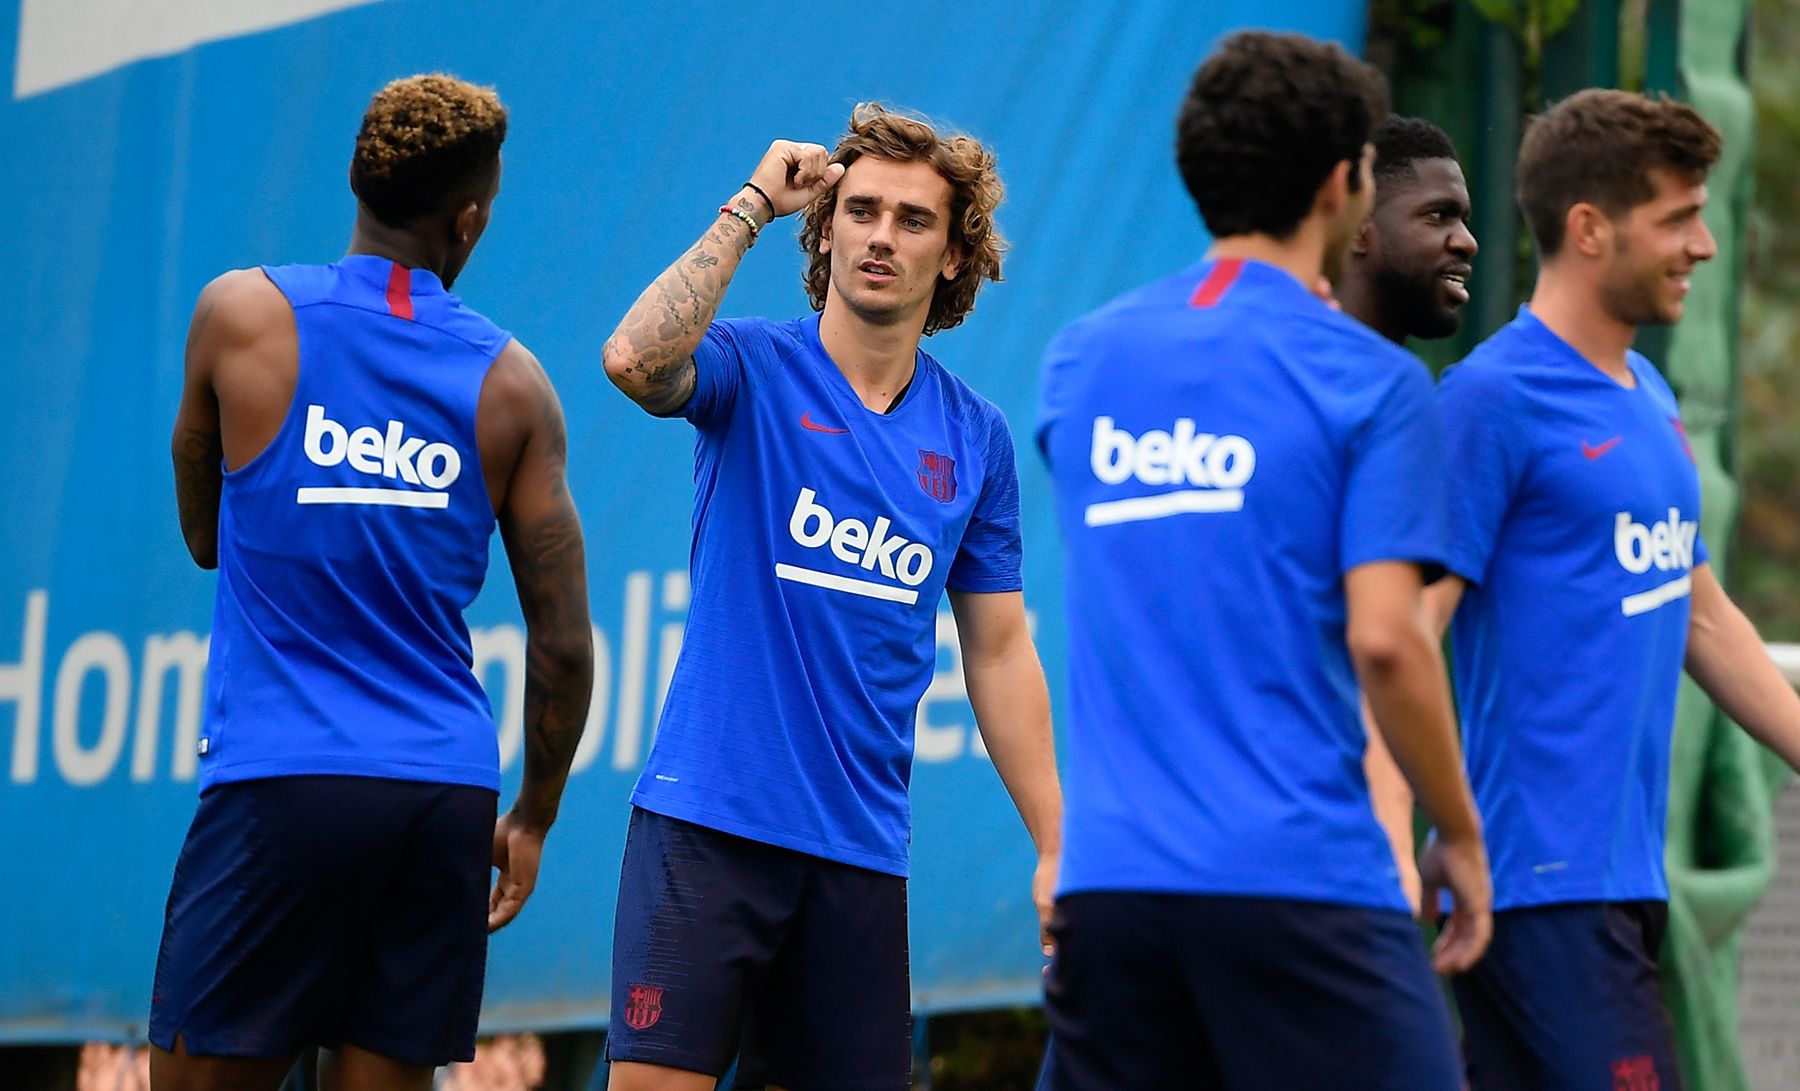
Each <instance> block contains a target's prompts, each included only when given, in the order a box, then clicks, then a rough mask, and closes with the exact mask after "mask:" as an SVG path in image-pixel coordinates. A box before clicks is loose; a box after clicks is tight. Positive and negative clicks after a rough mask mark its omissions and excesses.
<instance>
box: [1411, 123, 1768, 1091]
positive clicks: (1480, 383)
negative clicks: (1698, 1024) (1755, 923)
mask: <svg viewBox="0 0 1800 1091" xmlns="http://www.w3.org/2000/svg"><path fill="white" fill-rule="evenodd" d="M1719 151H1720V138H1719V134H1718V132H1717V131H1716V130H1715V129H1714V128H1713V127H1712V126H1711V125H1709V124H1708V123H1707V122H1706V120H1705V119H1704V118H1702V117H1701V116H1700V115H1699V114H1698V113H1697V112H1695V111H1694V109H1693V108H1692V107H1689V106H1687V105H1685V104H1682V103H1679V102H1674V101H1671V100H1669V99H1651V98H1647V97H1645V96H1642V95H1637V94H1631V93H1627V92H1623V91H1610V90H1590V91H1583V92H1581V93H1579V94H1576V95H1574V96H1572V97H1570V98H1568V99H1565V100H1564V101H1562V102H1560V103H1558V104H1557V105H1556V106H1555V107H1553V108H1552V109H1550V110H1549V111H1548V112H1547V113H1545V114H1544V115H1543V116H1542V117H1540V118H1538V119H1537V120H1536V121H1534V122H1533V123H1532V125H1531V127H1530V129H1529V130H1528V131H1527V132H1526V135H1525V140H1524V143H1523V145H1522V146H1521V148H1520V150H1519V163H1518V201H1519V208H1520V210H1521V212H1522V213H1523V214H1524V218H1525V222H1526V224H1527V225H1528V226H1529V228H1530V229H1531V235H1532V238H1533V240H1534V241H1535V243H1536V245H1537V252H1538V260H1539V272H1538V280H1537V285H1536V287H1535V289H1534V290H1533V292H1532V296H1531V300H1530V302H1529V303H1528V304H1527V305H1526V306H1524V307H1521V308H1520V310H1519V314H1518V317H1517V318H1515V319H1514V320H1513V321H1512V322H1511V323H1510V324H1508V325H1507V326H1505V327H1504V328H1502V329H1501V330H1500V331H1499V332H1497V333H1495V334H1494V335H1493V336H1492V337H1490V338H1489V339H1488V340H1487V341H1485V342H1483V343H1482V344H1481V346H1480V347H1478V348H1477V349H1476V350H1475V351H1474V352H1473V353H1472V354H1470V356H1469V358H1468V359H1467V360H1465V361H1463V362H1462V363H1460V364H1458V365H1456V366H1455V367H1453V368H1451V369H1450V370H1449V371H1448V372H1447V373H1446V374H1445V377H1444V380H1443V382H1442V384H1441V385H1440V387H1439V396H1438V402H1439V405H1440V406H1441V407H1442V411H1443V416H1444V427H1445V430H1446V433H1447V435H1448V439H1449V450H1450V481H1451V509H1452V514H1453V518H1452V520H1451V542H1450V550H1449V554H1450V557H1449V568H1450V573H1451V574H1450V575H1448V576H1446V577H1445V578H1444V579H1443V580H1442V581H1440V582H1439V583H1438V584H1437V585H1435V586H1434V587H1432V588H1431V589H1429V590H1428V591H1427V592H1426V607H1427V610H1428V611H1429V612H1430V614H1431V615H1432V617H1433V619H1434V620H1435V621H1436V622H1437V624H1438V627H1439V630H1440V631H1442V628H1443V626H1444V625H1446V624H1448V623H1449V622H1450V620H1451V618H1452V616H1454V619H1455V621H1454V627H1453V632H1452V637H1453V642H1454V648H1455V653H1456V654H1455V676H1456V689H1457V696H1458V698H1459V705H1460V707H1461V711H1462V719H1463V732H1464V738H1465V741H1466V745H1467V749H1468V763H1469V776H1470V780H1471V781H1472V782H1473V784H1474V789H1475V795H1476V800H1477V802H1478V803H1479V804H1480V807H1481V812H1482V815H1483V817H1484V819H1485V820H1486V823H1487V830H1488V842H1489V847H1490V851H1491V852H1492V856H1493V871H1494V894H1495V907H1496V912H1495V913H1494V940H1493V945H1492V946H1491V947H1490V949H1489V951H1488V954H1487V957H1486V958H1485V959H1483V960H1482V961H1481V963H1480V964H1479V965H1477V966H1476V967H1475V969H1474V970H1473V971H1472V972H1471V973H1468V974H1465V975H1463V976H1462V977H1459V978H1458V979H1457V980H1456V982H1455V987H1456V995H1457V1001H1458V1007H1459V1009H1460V1012H1461V1014H1462V1020H1463V1026H1464V1047H1465V1052H1466V1054H1467V1056H1468V1062H1469V1078H1470V1083H1471V1084H1472V1086H1473V1087H1474V1088H1475V1089H1476V1091H1493V1089H1498V1088H1506V1089H1512V1088H1518V1089H1524V1088H1537V1089H1545V1088H1548V1089H1552V1091H1557V1089H1568V1091H1585V1089H1588V1088H1611V1087H1627V1086H1629V1087H1657V1086H1660V1087H1661V1088H1662V1089H1663V1091H1672V1089H1674V1088H1676V1087H1677V1086H1679V1079H1680V1077H1679V1074H1678V1073H1677V1070H1676V1067H1675V1058H1674V1055H1673V1044H1672V1041H1671V1033H1670V1026H1669V1020H1668V1016H1667V1014H1666V1013H1665V1011H1664V1009H1663V1003H1662V996H1661V991H1660V989H1659V987H1658V983H1657V959H1658V955H1659V952H1660V948H1661V945H1662V937H1663V932H1664V928H1665V925H1666V923H1667V919H1668V904H1667V903H1668V896H1669V891H1668V882H1667V880H1666V878H1665V876H1664V873H1663V838H1664V826H1665V824H1666V821H1667V806H1668V788H1669V760H1670V751H1669V748H1670V736H1671V732H1672V728H1673V723H1674V716H1675V698H1676V690H1677V686H1678V683H1679V682H1680V678H1681V670H1682V667H1683V665H1684V664H1685V665H1686V668H1687V670H1688V673H1689V674H1691V675H1692V676H1693V678H1694V680H1695V681H1696V682H1698V683H1699V684H1700V686H1701V688H1702V689H1704V690H1705V691H1706V693H1707V694H1708V695H1709V696H1710V697H1711V698H1712V699H1713V700H1714V701H1715V702H1717V704H1718V705H1719V707H1720V708H1721V709H1722V710H1723V711H1724V712H1725V713H1726V715H1728V716H1730V717H1731V719H1733V720H1734V721H1736V722H1737V723H1739V724H1741V725H1743V727H1744V728H1745V729H1746V730H1747V731H1749V732H1750V733H1751V734H1752V735H1753V736H1755V737H1756V738H1757V739H1758V740H1759V741H1761V742H1763V743H1764V744H1765V745H1767V746H1769V747H1770V748H1771V749H1773V750H1774V751H1775V752H1776V753H1777V754H1778V755H1780V756H1781V758H1782V759H1783V760H1785V761H1786V762H1787V763H1788V764H1789V765H1793V766H1796V767H1800V698H1797V697H1796V696H1795V693H1794V690H1793V689H1792V688H1791V687H1790V686H1789V685H1788V684H1787V683H1786V682H1785V681H1784V680H1783V679H1782V677H1781V674H1780V672H1779V671H1778V670H1777V669H1776V667H1775V665H1774V664H1773V663H1772V662H1770V660H1769V657H1768V655H1767V653H1766V652H1765V651H1764V649H1763V646H1762V642H1761V640H1760V639H1759V638H1758V637H1757V635H1756V631H1755V629H1754V628H1753V627H1752V626H1751V625H1750V623H1749V621H1747V620H1746V619H1745V618H1744V615H1743V614H1742V613H1741V612H1740V611H1739V610H1738V608H1737V607H1736V606H1735V605H1734V604H1733V603H1732V602H1731V600H1730V599H1729V598H1728V597H1727V596H1726V594H1725V592H1724V590H1723V589H1722V588H1721V587H1720V585H1719V581H1718V579H1717V578H1716V577H1715V576H1714V575H1713V572H1712V569H1711V567H1710V566H1709V565H1708V564H1707V549H1706V543H1705V541H1704V540H1703V539H1702V538H1701V537H1700V535H1699V526H1700V483H1699V479H1698V475H1697V473H1696V471H1695V466H1694V457H1693V452H1692V450H1691V448H1690V447H1689V445H1688V440H1687V435H1686V433H1685V432H1684V431H1683V429H1682V425H1681V417H1680V412H1679V410H1678V408H1677V406H1676V402H1675V397H1674V395H1673V394H1672V393H1671V392H1670V390H1669V387H1668V384H1667V383H1665V382H1664V381H1663V378H1662V376H1661V375H1660V374H1658V373H1657V370H1656V368H1655V367H1654V366H1652V365H1651V363H1650V362H1649V361H1648V360H1646V359H1645V358H1644V357H1642V356H1640V355H1638V354H1637V353H1635V352H1633V351H1631V343H1632V340H1633V338H1635V337H1636V335H1637V332H1638V330H1639V329H1640V328H1641V327H1644V326H1658V325H1668V324H1670V323H1673V322H1674V321H1676V320H1677V319H1679V318H1680V317H1681V313H1682V309H1683V305H1684V301H1685V299H1686V296H1687V292H1688V278H1689V276H1690V275H1691V274H1692V273H1693V270H1694V268H1695V266H1697V265H1698V264H1699V263H1701V262H1703V261H1707V260H1710V259H1711V258H1712V257H1713V255H1714V254H1715V252H1716V248H1715V246H1714V243H1713V238H1712V235H1711V233H1710V232H1708V230H1707V228H1706V224H1705V222H1704V221H1703V220H1702V218H1701V211H1702V209H1703V208H1704V206H1705V203H1706V173H1707V170H1708V169H1709V168H1710V167H1711V166H1712V164H1713V163H1714V162H1715V161H1716V160H1717V158H1718V156H1719Z"/></svg>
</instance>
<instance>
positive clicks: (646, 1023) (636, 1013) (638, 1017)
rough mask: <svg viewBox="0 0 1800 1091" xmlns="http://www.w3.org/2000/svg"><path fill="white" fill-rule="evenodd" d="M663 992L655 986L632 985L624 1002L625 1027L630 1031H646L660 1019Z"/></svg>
mask: <svg viewBox="0 0 1800 1091" xmlns="http://www.w3.org/2000/svg"><path fill="white" fill-rule="evenodd" d="M662 997H663V991H662V990H661V989H660V988H658V987H656V986H655V985H633V986H631V995H630V997H629V998H628V999H627V1000H626V1001H625V1025H626V1026H628V1027H630V1028H631V1029H632V1030H646V1029H648V1028H650V1027H653V1026H655V1025H656V1021H657V1020H658V1019H660V1018H662Z"/></svg>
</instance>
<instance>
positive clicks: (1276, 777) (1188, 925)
mask: <svg viewBox="0 0 1800 1091" xmlns="http://www.w3.org/2000/svg"><path fill="white" fill-rule="evenodd" d="M1385 105H1386V89H1385V86H1384V85H1383V83H1382V80H1381V77H1380V75H1379V74H1378V73H1376V72H1375V71H1374V69H1372V68H1370V67H1368V66H1367V65H1364V64H1362V63H1360V62H1358V61H1356V60H1354V59H1352V58H1351V57H1349V56H1347V55H1346V54H1345V53H1344V52H1343V51H1342V50H1341V49H1339V48H1338V47H1336V46H1333V45H1325V44H1322V43H1319V42H1314V41H1311V40H1309V39H1306V38H1302V37H1299V36H1296V35H1283V34H1268V33H1260V32H1253V33H1244V34H1238V35H1234V36H1232V37H1231V38H1229V39H1227V40H1226V41H1225V42H1224V43H1223V45H1221V46H1220V48H1219V50H1218V52H1216V53H1215V54H1214V55H1213V56H1212V57H1211V58H1209V59H1208V60H1207V61H1206V62H1205V64H1203V65H1202V66H1201V67H1200V69H1199V71H1198V72H1197V73H1196V75H1195V77H1194V80H1193V83H1192V87H1191V89H1190V91H1189V94H1188V98H1187V101H1186V102H1185V104H1184V105H1183V107H1182V110H1181V114H1180V120H1179V125H1178V138H1177V156H1178V161H1179V165H1180V167H1181V170H1182V175H1183V178H1184V180H1185V181H1186V183H1187V186H1188V189H1189V192H1190V193H1191V194H1192V195H1193V197H1194V199H1195V202H1196V204H1197V205H1198V206H1199V209H1200V213H1201V215H1202V217H1203V218H1204V219H1205V221H1206V225H1207V227H1208V229H1209V230H1210V232H1211V233H1212V235H1213V236H1214V239H1215V242H1214V244H1213V247H1212V250H1211V252H1210V253H1209V254H1208V256H1207V258H1206V260H1204V261H1202V262H1201V263H1200V264H1198V265H1196V266H1194V267H1192V268H1190V269H1187V270H1184V271H1183V272H1181V273H1178V274H1176V275H1174V276H1172V277H1169V278H1166V279H1164V280H1161V281H1157V282H1155V283H1152V284H1150V285H1148V286H1146V287H1143V288H1140V289H1138V290H1136V291H1133V292H1129V293H1127V294H1126V295H1124V296H1121V297H1120V298H1118V299H1116V300H1114V301H1113V302H1112V303H1110V304H1108V305H1107V306H1105V307H1103V308H1101V309H1100V310H1099V311H1096V312H1094V313H1093V314H1091V315H1089V316H1087V317H1085V318H1083V319H1081V320H1080V321H1078V322H1076V323H1074V324H1073V325H1071V326H1070V327H1068V328H1067V329H1065V330H1064V331H1062V333H1060V334H1059V335H1058V336H1057V337H1056V339H1055V340H1054V341H1053V342H1052V343H1051V346H1050V348H1049V350H1048V351H1047V353H1046V355H1045V362H1044V374H1043V380H1042V381H1043V399H1042V400H1043V406H1042V413H1041V417H1040V420H1039V425H1038V441H1039V444H1040V446H1041V447H1042V449H1043V452H1044V455H1045V458H1046V460H1047V461H1048V463H1049V467H1050V474H1051V478H1052V480H1053V481H1054V484H1055V491H1056V511H1057V520H1058V524H1059V526H1060V527H1061V529H1062V534H1063V540H1064V544H1065V570H1064V596H1065V598H1064V602H1065V606H1066V608H1067V610H1068V617H1069V641H1070V644H1069V715H1068V732H1069V750H1068V761H1067V765H1066V771H1067V778H1068V783H1067V793H1068V794H1067V812H1066V818H1065V822H1064V833H1063V869H1062V880H1061V883H1060V885H1059V887H1058V896H1057V903H1056V916H1055V919H1054V923H1053V926H1052V932H1053V935H1054V937H1055V940H1056V955H1055V958H1054V959H1053V961H1052V963H1051V966H1050V971H1049V975H1048V977H1047V980H1046V984H1045V996H1046V1004H1047V1012H1048V1015H1049V1020H1050V1027H1051V1031H1052V1033H1053V1041H1052V1046H1051V1057H1050V1060H1049V1063H1048V1065H1047V1073H1046V1078H1045V1081H1044V1082H1045V1083H1046V1084H1047V1085H1048V1086H1049V1087H1051V1088H1052V1089H1064V1088H1068V1089H1075V1088H1080V1089H1083V1091H1091V1089H1108V1088H1118V1089H1121V1091H1122V1089H1126V1088H1148V1087H1219V1088H1273V1087H1282V1088H1289V1087H1294V1088H1300V1087H1343V1088H1393V1089H1396V1091H1398V1089H1402V1088H1404V1089H1407V1091H1418V1089H1443V1091H1452V1089H1454V1088H1456V1087H1458V1086H1459V1083H1460V1079H1459V1074H1458V1065H1457V1063H1456V1057H1455V1043H1454V1040H1453V1038H1452V1031H1451V1028H1450V1022H1449V1017H1448V1012H1447V1010H1446V1008H1445V1006H1444V1002H1443V998H1442V996H1441V995H1440V993H1439V990H1438V987H1437V983H1436V982H1435V980H1434V979H1433V976H1432V972H1431V966H1430V965H1429V964H1428V962H1427V958H1426V953H1425V951H1424V948H1423V946H1422V945H1421V943H1420V942H1419V938H1418V933H1417V929H1416V928H1415V926H1414V924H1413V921H1412V918H1411V915H1410V914H1409V913H1408V912H1407V904H1406V901H1405V899H1404V897H1403V896H1402V894H1401V889H1400V885H1399V882H1398V880H1397V877H1396V874H1395V867H1394V859H1393V855H1392V853H1391V851H1390V849H1389V846H1388V843H1387V839H1386V837H1385V836H1384V834H1383V833H1382V830H1381V828H1380V826H1379V825H1378V824H1377V822H1376V820H1375V816H1374V814H1373V812H1372V810H1371V806H1370V798H1369V792H1368V788H1367V785H1366V783H1365V782H1364V779H1363V774H1362V756H1363V751H1364V748H1365V741H1366V739H1365V734H1364V731H1363V728H1362V723H1361V719H1360V716H1359V711H1358V684H1359V682H1360V684H1361V687H1362V688H1363V689H1364V690H1365V691H1366V692H1367V694H1368V699H1369V702H1370V704H1371V705H1372V707H1373V709H1374V713H1375V716H1376V719H1377V721H1378V722H1379V723H1380V725H1381V728H1382V731H1383V733H1384V734H1385V735H1386V736H1387V741H1388V743H1389V745H1390V746H1391V747H1392V749H1393V751H1394V753H1395V754H1396V755H1398V756H1399V757H1400V759H1401V764H1402V767H1403V768H1405V769H1406V770H1408V772H1409V775H1410V778H1411V780H1412V782H1413V783H1414V785H1415V787H1416V788H1417V789H1418V790H1419V791H1420V794H1421V797H1422V798H1423V800H1424V803H1425V806H1426V809H1427V810H1429V811H1430V812H1432V813H1433V814H1435V815H1437V816H1438V817H1439V818H1440V819H1441V820H1442V821H1443V822H1444V823H1445V838H1444V841H1443V842H1442V843H1440V844H1439V845H1438V846H1437V847H1436V848H1435V849H1434V850H1432V852H1431V853H1430V854H1429V856H1428V862H1427V878H1428V880H1430V881H1432V882H1437V883H1443V882H1448V883H1449V884H1450V885H1451V886H1452V887H1453V889H1454V890H1455V892H1456V894H1457V896H1458V907H1457V913H1456V916H1455V917H1454V919H1453V920H1452V923H1451V925H1450V927H1449V928H1448V929H1447V931H1446V933H1445V936H1444V937H1443V942H1442V943H1441V944H1440V947H1439V949H1438V951H1437V962H1438V966H1439V968H1440V969H1444V970H1460V969H1463V968H1465V967H1466V966H1467V965H1468V964H1469V963H1471V962H1472V961H1473V960H1474V959H1475V958H1477V957H1478V956H1479V955H1480V953H1481V949H1482V947H1483V946H1484V944H1485V942H1486V935H1485V933H1486V928H1487V898H1488V893H1487V881H1488V880H1487V865H1486V860H1485V857H1484V855H1483V851H1482V843H1481V830H1480V822H1479V819H1478V818H1477V817H1476V814H1475V810H1474V807H1473V805H1472V802H1471V800H1470V795H1469V789H1468V785H1467V783H1466V782H1465V781H1464V779H1463V775H1462V770H1461V766H1460V760H1459V753H1458V749H1457V744H1456V737H1455V732H1454V728H1453V722H1452V718H1451V711H1450V701H1449V692H1448V686H1447V684H1446V682H1445V679H1444V676H1443V664H1442V660H1441V658H1440V657H1439V655H1438V652H1437V647H1436V644H1435V642H1434V641H1433V640H1432V639H1431V638H1430V636H1429V635H1428V634H1427V633H1426V631H1425V629H1424V627H1423V626H1422V624H1421V623H1420V621H1419V616H1418V603H1419V595H1420V587H1421V583H1422V580H1423V578H1424V575H1425V573H1426V572H1427V571H1429V570H1430V569H1432V568H1433V567H1435V566H1436V565H1437V564H1438V563H1440V562H1441V561H1442V560H1443V556H1444V554H1443V538H1444V529H1443V517H1444V511H1443V502H1442V501H1443V481H1442V443H1441V438H1440V435H1439V432H1438V429H1437V427H1436V417H1435V414H1434V413H1433V411H1432V405H1431V382H1430V378H1429V376H1428V375H1427V373H1426V372H1425V370H1424V368H1423V367H1422V366H1421V365H1420V364H1419V362H1418V361H1417V360H1414V359H1413V358H1412V357H1411V356H1409V355H1408V354H1407V353H1406V352H1404V351H1403V350H1401V349H1399V348H1397V347H1396V346H1394V345H1392V344H1390V343H1388V342H1387V341H1385V340H1383V339H1382V338H1381V337H1379V336H1378V335H1376V334H1375V333H1373V332H1371V331H1370V330H1368V329H1367V328H1365V327H1364V326H1362V325H1361V324H1360V323H1358V322H1356V321H1355V320H1354V319H1351V318H1349V317H1347V316H1345V315H1342V314H1340V313H1338V312H1336V311H1334V310H1332V309H1330V308H1329V307H1327V306H1326V305H1325V304H1324V303H1323V302H1321V301H1320V300H1319V299H1318V298H1317V297H1316V296H1315V295H1314V294H1313V289H1314V286H1315V285H1316V284H1317V283H1318V282H1319V280H1320V279H1321V276H1322V275H1326V276H1330V277H1331V278H1332V279H1336V277H1337V275H1338V274H1339V273H1341V270H1342V267H1343V263H1344V260H1345V252H1346V250H1347V248H1348V245H1349V242H1350V240H1351V237H1352V235H1353V234H1354V232H1355V231H1356V229H1357V227H1358V225H1359V224H1360V223H1361V222H1362V220H1363V218H1364V214H1365V213H1366V211H1367V210H1368V208H1369V202H1370V197H1371V190H1372V188H1373V185H1374V182H1373V179H1372V177H1371V175H1370V170H1369V164H1370V158H1371V149H1370V148H1369V146H1368V140H1369V137H1370V134H1371V132H1372V130H1373V129H1374V127H1375V124H1376V122H1377V121H1378V120H1379V119H1380V118H1381V117H1382V116H1383V115H1384V114H1385V113H1386V109H1385Z"/></svg>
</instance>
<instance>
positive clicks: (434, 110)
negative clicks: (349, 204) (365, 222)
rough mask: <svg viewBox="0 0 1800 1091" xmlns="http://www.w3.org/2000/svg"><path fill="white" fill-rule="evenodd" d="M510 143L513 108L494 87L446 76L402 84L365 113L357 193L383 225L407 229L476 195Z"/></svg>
mask: <svg viewBox="0 0 1800 1091" xmlns="http://www.w3.org/2000/svg"><path fill="white" fill-rule="evenodd" d="M505 140H506V108H505V107H504V106H501V105H500V98H499V96H498V95H496V94H494V89H493V88H491V87H477V86H476V85H474V84H472V83H469V82H467V81H465V80H459V79H457V78H456V77H455V76H446V75H430V76H409V77H407V78H406V79H403V80H395V81H394V82H392V83H390V84H388V85H387V86H386V87H383V88H382V89H381V90H379V91H377V92H375V97H374V99H372V100H371V101H370V102H369V109H368V111H367V112H365V113H364V114H363V120H362V128H361V130H360V131H358V132H357V134H356V154H355V156H354V157H353V158H352V159H351V161H350V188H351V190H352V191H354V192H355V194H356V199H357V200H359V201H361V202H362V203H363V205H364V207H366V208H367V209H368V210H369V211H370V212H372V213H374V214H375V218H376V219H378V220H380V221H381V222H382V223H384V224H386V225H388V226H389V227H404V226H405V225H406V224H408V223H411V222H412V221H413V220H416V219H418V218H419V217H421V216H427V215H430V214H431V213H434V212H441V211H443V210H444V209H446V208H448V207H449V205H450V203H451V202H452V201H453V200H455V199H457V198H459V197H462V196H464V195H465V194H469V193H472V192H473V190H474V187H475V185H476V184H477V183H478V182H480V181H481V180H483V179H486V178H487V177H489V175H490V172H492V171H493V170H494V168H495V167H496V166H497V165H498V163H499V159H500V145H501V144H502V143H504V142H505Z"/></svg>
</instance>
